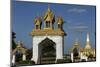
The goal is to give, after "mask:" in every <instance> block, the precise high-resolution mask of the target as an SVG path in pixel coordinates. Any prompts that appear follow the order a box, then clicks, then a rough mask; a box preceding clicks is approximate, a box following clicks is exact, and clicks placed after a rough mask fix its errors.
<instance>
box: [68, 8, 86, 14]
mask: <svg viewBox="0 0 100 67" xmlns="http://www.w3.org/2000/svg"><path fill="white" fill-rule="evenodd" d="M68 12H74V13H85V12H87V10H86V9H82V8H72V9H69V10H68Z"/></svg>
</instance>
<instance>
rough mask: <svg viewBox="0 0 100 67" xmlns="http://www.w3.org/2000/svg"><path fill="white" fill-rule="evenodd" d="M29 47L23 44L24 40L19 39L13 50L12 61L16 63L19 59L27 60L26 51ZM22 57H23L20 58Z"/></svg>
mask: <svg viewBox="0 0 100 67" xmlns="http://www.w3.org/2000/svg"><path fill="white" fill-rule="evenodd" d="M26 52H27V49H26V48H25V47H24V46H23V43H22V41H19V42H18V43H17V46H16V48H15V49H14V50H13V52H12V55H13V56H12V63H13V64H15V63H17V62H19V61H25V60H26V54H27V53H26ZM20 58H21V59H20Z"/></svg>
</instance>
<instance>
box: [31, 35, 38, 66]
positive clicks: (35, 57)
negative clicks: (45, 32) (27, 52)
mask: <svg viewBox="0 0 100 67" xmlns="http://www.w3.org/2000/svg"><path fill="white" fill-rule="evenodd" d="M38 42H39V40H38V37H36V38H35V37H34V38H33V56H32V59H31V60H32V61H34V62H35V64H38V57H39V56H38V54H39V53H38Z"/></svg>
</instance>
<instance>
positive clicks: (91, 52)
mask: <svg viewBox="0 0 100 67" xmlns="http://www.w3.org/2000/svg"><path fill="white" fill-rule="evenodd" d="M80 45H81V44H80V43H79V41H78V40H76V41H75V43H74V45H73V47H72V48H71V60H72V62H75V60H77V59H80V60H78V61H82V60H85V61H88V60H89V58H95V57H96V56H95V49H94V48H92V47H91V43H90V38H89V33H87V37H86V44H85V47H84V48H82V47H81V46H80ZM90 60H91V59H90Z"/></svg>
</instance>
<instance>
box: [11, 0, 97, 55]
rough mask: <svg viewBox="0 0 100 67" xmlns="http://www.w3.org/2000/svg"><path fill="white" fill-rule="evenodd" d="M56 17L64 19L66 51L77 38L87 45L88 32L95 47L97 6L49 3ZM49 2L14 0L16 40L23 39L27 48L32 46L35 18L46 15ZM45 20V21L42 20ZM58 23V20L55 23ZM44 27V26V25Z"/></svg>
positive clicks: (13, 16)
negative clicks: (31, 34)
mask: <svg viewBox="0 0 100 67" xmlns="http://www.w3.org/2000/svg"><path fill="white" fill-rule="evenodd" d="M49 6H50V9H51V10H52V12H53V13H54V15H55V17H57V16H61V17H62V18H63V20H64V24H63V30H64V32H65V33H66V34H67V35H66V36H64V53H65V54H66V53H68V52H69V50H70V48H71V47H72V46H73V43H74V42H75V40H76V39H78V40H79V41H80V44H81V47H84V46H85V43H86V34H87V32H89V34H90V43H91V46H92V48H95V45H96V44H95V32H96V30H95V28H96V27H95V26H96V7H95V6H92V5H91V6H90V5H74V4H57V3H49ZM47 8H48V3H40V2H22V1H13V2H12V12H11V15H12V31H14V32H15V33H16V39H15V41H16V42H18V41H23V44H24V46H25V47H27V48H32V36H30V35H29V34H30V33H31V31H32V29H33V28H34V21H33V20H34V18H35V17H37V16H40V17H41V16H44V14H45V12H46V10H47ZM42 22H43V21H42ZM54 24H55V25H56V22H55V23H54ZM42 27H43V26H42Z"/></svg>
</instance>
